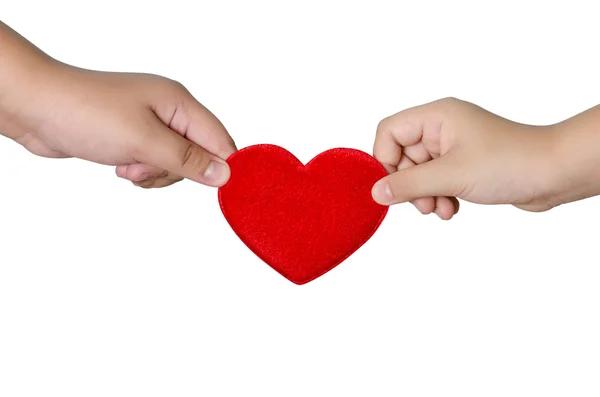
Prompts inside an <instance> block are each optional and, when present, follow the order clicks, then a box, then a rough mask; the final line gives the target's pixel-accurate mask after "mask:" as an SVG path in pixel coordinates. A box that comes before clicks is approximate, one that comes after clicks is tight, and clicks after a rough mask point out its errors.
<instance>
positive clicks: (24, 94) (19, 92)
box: [0, 22, 60, 140]
mask: <svg viewBox="0 0 600 397" xmlns="http://www.w3.org/2000/svg"><path fill="white" fill-rule="evenodd" d="M0 53H2V55H3V56H2V57H1V58H0V134H1V135H5V136H7V137H9V138H11V139H15V140H19V138H22V137H23V136H24V135H25V134H26V133H28V132H30V131H31V127H32V124H34V123H33V121H34V119H36V118H37V117H36V115H35V111H36V109H37V110H38V111H39V110H41V109H43V108H44V106H43V104H42V103H40V102H41V98H42V96H43V95H41V94H42V93H43V92H44V90H45V87H47V86H48V85H49V84H50V83H51V82H52V80H53V76H55V75H56V71H57V69H58V66H59V65H60V64H59V63H58V62H57V61H55V60H54V59H52V58H51V57H49V56H48V55H46V54H45V53H43V52H42V51H40V50H39V49H37V48H36V47H34V46H33V45H32V44H31V43H29V42H28V41H27V40H25V39H24V38H23V37H21V36H20V35H19V34H17V33H16V32H14V31H13V30H11V29H10V28H9V27H7V26H6V25H4V24H2V23H1V22H0Z"/></svg>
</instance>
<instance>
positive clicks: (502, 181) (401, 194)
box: [373, 98, 600, 220]
mask: <svg viewBox="0 0 600 397" xmlns="http://www.w3.org/2000/svg"><path fill="white" fill-rule="evenodd" d="M374 156H375V157H376V158H377V159H378V160H379V161H380V162H381V163H382V164H383V165H384V166H385V167H386V169H387V170H388V172H389V173H390V175H389V176H387V177H385V178H383V179H382V180H380V181H379V182H377V183H376V184H375V186H374V187H373V198H374V199H375V200H376V201H377V202H379V203H380V204H384V205H392V204H397V203H403V202H409V201H410V202H412V203H413V204H414V205H415V206H416V207H417V209H418V210H419V211H421V212H422V213H423V214H429V213H435V214H437V215H438V216H439V217H440V218H442V219H444V220H448V219H450V218H452V217H453V216H454V215H455V214H456V213H457V212H458V209H459V202H458V200H457V198H460V199H463V200H466V201H469V202H473V203H479V204H512V205H514V206H516V207H518V208H520V209H523V210H526V211H535V212H540V211H547V210H549V209H551V208H553V207H556V206H558V205H561V204H565V203H569V202H572V201H576V200H581V199H584V198H588V197H592V196H596V195H598V194H600V106H597V107H594V108H592V109H589V110H587V111H585V112H583V113H581V114H579V115H576V116H574V117H572V118H570V119H567V120H565V121H563V122H561V123H558V124H554V125H549V126H531V125H524V124H519V123H515V122H513V121H510V120H507V119H504V118H502V117H500V116H497V115H495V114H493V113H490V112H488V111H486V110H484V109H482V108H481V107H478V106H476V105H474V104H472V103H468V102H464V101H461V100H458V99H454V98H447V99H442V100H439V101H435V102H432V103H428V104H425V105H421V106H417V107H414V108H410V109H407V110H404V111H402V112H399V113H397V114H395V115H393V116H390V117H388V118H386V119H384V120H383V121H381V123H380V124H379V126H378V129H377V136H376V138H375V145H374Z"/></svg>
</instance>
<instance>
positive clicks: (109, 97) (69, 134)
mask: <svg viewBox="0 0 600 397" xmlns="http://www.w3.org/2000/svg"><path fill="white" fill-rule="evenodd" d="M0 53H2V54H3V57H2V58H0V133H2V134H3V135H6V136H8V137H9V138H12V139H14V140H15V141H17V142H19V143H21V144H22V145H23V146H24V147H25V148H26V149H28V150H29V151H31V152H33V153H35V154H37V155H40V156H44V157H57V158H60V157H78V158H81V159H85V160H89V161H93V162H96V163H100V164H106V165H115V166H117V168H116V172H117V175H118V176H120V177H122V178H126V179H128V180H130V181H132V182H134V184H136V185H138V186H142V187H146V188H148V187H163V186H167V185H170V184H172V183H175V182H177V181H179V180H181V179H182V178H189V179H191V180H194V181H196V182H199V183H202V184H205V185H209V186H221V185H223V184H225V183H226V182H227V180H228V179H229V167H228V165H227V163H226V162H225V161H224V160H225V159H227V157H228V156H229V155H230V154H232V153H233V152H234V151H235V150H236V147H235V144H234V142H233V141H232V139H231V137H230V136H229V134H228V133H227V131H226V130H225V127H223V125H222V124H221V122H220V121H219V120H218V119H217V118H216V117H215V116H214V115H213V114H212V113H211V112H210V111H208V110H207V109H206V108H205V107H204V106H202V105H201V104H200V103H198V101H196V100H195V99H194V97H193V96H192V95H191V94H190V93H189V92H188V91H187V90H186V89H185V88H184V87H183V86H182V85H181V84H179V83H176V82H174V81H172V80H169V79H167V78H164V77H160V76H154V75H148V74H127V73H104V72H96V71H90V70H83V69H79V68H75V67H72V66H69V65H65V64H63V63H60V62H58V61H56V60H54V59H52V58H50V57H49V56H47V55H46V54H44V53H43V52H42V51H40V50H39V49H37V48H36V47H34V46H33V45H32V44H31V43H29V42H28V41H27V40H25V39H24V38H23V37H21V36H20V35H18V34H17V33H16V32H14V31H13V30H12V29H10V28H9V27H8V26H6V25H4V24H2V23H1V22H0Z"/></svg>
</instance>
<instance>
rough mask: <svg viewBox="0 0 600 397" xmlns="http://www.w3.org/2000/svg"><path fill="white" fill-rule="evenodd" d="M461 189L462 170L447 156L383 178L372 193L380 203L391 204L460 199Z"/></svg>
mask: <svg viewBox="0 0 600 397" xmlns="http://www.w3.org/2000/svg"><path fill="white" fill-rule="evenodd" d="M462 190H463V189H462V186H461V172H460V170H459V167H458V166H457V165H456V164H454V162H453V161H452V160H451V159H450V156H448V155H446V156H443V157H440V158H438V159H435V160H431V161H428V162H426V163H423V164H419V165H417V166H414V167H408V168H405V169H403V170H399V171H398V172H396V173H394V174H392V175H388V176H386V177H384V178H382V179H381V180H379V181H378V182H377V183H376V184H375V185H374V186H373V190H372V194H373V199H374V200H375V201H377V202H378V203H380V204H382V205H390V204H396V203H402V202H406V201H413V200H416V199H418V198H421V197H431V196H434V197H435V196H459V195H460V194H461V193H462Z"/></svg>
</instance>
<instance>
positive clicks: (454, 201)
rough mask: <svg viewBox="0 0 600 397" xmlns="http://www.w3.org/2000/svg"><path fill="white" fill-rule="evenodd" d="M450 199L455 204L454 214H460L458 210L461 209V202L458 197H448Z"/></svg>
mask: <svg viewBox="0 0 600 397" xmlns="http://www.w3.org/2000/svg"><path fill="white" fill-rule="evenodd" d="M448 198H449V199H450V201H452V204H454V214H455V215H456V214H458V210H459V209H460V202H459V201H458V199H457V198H456V197H448Z"/></svg>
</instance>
